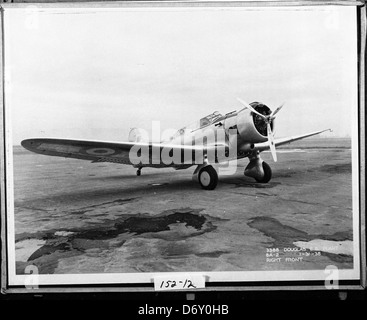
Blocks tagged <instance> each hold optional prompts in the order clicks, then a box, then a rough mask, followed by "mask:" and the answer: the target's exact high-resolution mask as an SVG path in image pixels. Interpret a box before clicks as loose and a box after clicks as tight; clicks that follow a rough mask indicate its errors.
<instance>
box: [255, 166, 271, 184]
mask: <svg viewBox="0 0 367 320" xmlns="http://www.w3.org/2000/svg"><path fill="white" fill-rule="evenodd" d="M262 166H263V170H264V177H263V178H261V179H256V178H255V180H256V181H257V182H260V183H268V182H269V181H270V179H271V168H270V166H269V165H268V164H267V163H266V162H265V161H263V163H262Z"/></svg>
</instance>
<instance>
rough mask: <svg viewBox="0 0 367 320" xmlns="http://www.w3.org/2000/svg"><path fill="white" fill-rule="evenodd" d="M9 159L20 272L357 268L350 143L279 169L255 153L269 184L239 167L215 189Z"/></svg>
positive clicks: (321, 142)
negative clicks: (266, 171)
mask: <svg viewBox="0 0 367 320" xmlns="http://www.w3.org/2000/svg"><path fill="white" fill-rule="evenodd" d="M13 154H14V160H13V162H14V206H15V242H16V243H15V253H16V269H17V273H18V274H22V273H24V269H25V267H26V266H27V265H28V264H33V265H36V266H37V267H38V268H39V271H40V273H50V274H65V273H67V274H69V273H114V272H123V273H125V272H165V271H167V272H171V271H174V272H180V271H253V270H312V269H324V268H325V267H326V266H328V265H335V266H337V267H338V268H341V269H349V268H352V266H353V255H352V250H351V246H352V240H353V228H352V176H351V171H352V166H351V145H350V140H348V139H312V140H307V141H306V140H304V141H302V142H299V143H294V144H291V145H289V146H286V147H283V148H281V149H280V148H279V149H278V162H277V163H274V162H273V161H272V160H271V155H270V153H268V152H264V153H262V158H263V159H264V160H265V161H267V162H268V163H269V164H270V166H271V167H272V170H273V178H272V180H271V181H270V182H269V183H267V184H258V183H256V182H255V181H254V180H253V179H251V178H248V177H245V176H244V175H243V170H244V168H245V167H246V165H247V163H248V160H247V159H245V160H241V161H240V162H239V166H238V169H237V173H236V174H235V175H232V176H221V177H220V178H219V184H218V186H217V188H216V189H215V190H213V191H206V190H202V189H201V188H200V186H199V184H198V183H197V182H194V181H192V179H191V177H192V172H193V170H194V167H192V168H189V169H187V170H180V171H175V170H173V169H149V168H144V169H143V170H142V175H141V176H140V177H137V176H136V174H135V172H136V170H135V169H134V168H132V167H131V166H124V165H118V164H112V163H90V162H87V161H82V160H72V159H64V158H57V157H47V156H42V155H37V154H33V153H31V152H29V151H27V150H24V149H23V148H22V147H19V146H18V147H14V151H13ZM311 244H318V246H319V247H318V250H315V249H313V250H309V249H310V248H309V247H310V246H311ZM325 244H327V246H328V247H329V248H325ZM307 246H308V249H307V250H305V251H302V252H306V253H308V255H307V254H305V255H303V256H302V259H299V258H300V257H301V256H300V252H299V251H297V249H299V248H306V247H307ZM320 246H321V247H320ZM332 247H333V248H334V249H333V248H332ZM320 248H321V250H320ZM269 249H272V250H269ZM277 249H278V250H279V251H278V250H277ZM311 249H312V248H311ZM333 250H334V251H333ZM270 253H278V255H273V256H271V255H270ZM267 254H268V255H267ZM277 258H280V259H279V260H277ZM287 259H288V260H287Z"/></svg>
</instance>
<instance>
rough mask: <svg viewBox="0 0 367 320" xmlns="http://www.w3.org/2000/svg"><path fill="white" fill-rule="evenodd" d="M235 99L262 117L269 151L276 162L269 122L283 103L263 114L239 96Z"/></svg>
mask: <svg viewBox="0 0 367 320" xmlns="http://www.w3.org/2000/svg"><path fill="white" fill-rule="evenodd" d="M237 100H238V101H239V102H240V103H241V104H242V105H243V106H245V107H246V108H247V109H249V110H250V111H251V112H253V113H255V114H257V115H258V116H259V117H261V118H262V119H264V121H265V123H266V128H267V133H268V141H269V146H270V152H271V155H272V157H273V160H274V162H277V153H276V150H275V143H274V134H273V132H272V131H271V123H272V121H273V120H274V119H275V115H276V114H277V113H278V112H279V111H280V109H282V108H283V105H284V103H282V104H281V105H280V106H279V107H278V108H276V109H275V110H274V111H273V112H272V113H271V114H270V115H263V114H261V113H260V112H258V111H257V110H255V108H253V107H252V106H251V105H250V104H249V103H247V102H245V101H243V100H241V99H240V98H237Z"/></svg>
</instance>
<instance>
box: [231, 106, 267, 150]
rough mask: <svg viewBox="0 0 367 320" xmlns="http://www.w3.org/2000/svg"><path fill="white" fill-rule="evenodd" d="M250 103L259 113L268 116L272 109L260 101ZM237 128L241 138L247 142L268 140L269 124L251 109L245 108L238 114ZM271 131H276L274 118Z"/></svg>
mask: <svg viewBox="0 0 367 320" xmlns="http://www.w3.org/2000/svg"><path fill="white" fill-rule="evenodd" d="M250 105H251V106H252V107H253V108H254V109H255V110H256V111H257V112H259V113H261V114H263V115H265V116H267V115H270V114H271V110H270V109H269V107H267V106H266V105H264V104H262V103H259V102H252V103H250ZM237 129H238V133H239V134H240V136H241V139H242V140H243V141H244V142H247V143H259V142H265V141H268V137H267V136H268V133H267V124H266V122H265V120H264V119H263V118H261V117H260V116H259V115H257V114H254V113H253V112H252V111H250V110H249V109H247V108H246V109H243V110H241V111H240V112H239V113H238V116H237ZM271 131H272V132H274V120H273V121H272V122H271Z"/></svg>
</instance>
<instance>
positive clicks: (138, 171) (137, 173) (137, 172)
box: [136, 169, 141, 177]
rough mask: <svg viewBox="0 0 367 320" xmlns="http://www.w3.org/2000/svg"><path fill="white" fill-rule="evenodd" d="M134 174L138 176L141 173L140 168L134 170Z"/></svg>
mask: <svg viewBox="0 0 367 320" xmlns="http://www.w3.org/2000/svg"><path fill="white" fill-rule="evenodd" d="M136 175H137V176H138V177H139V176H140V175H141V169H138V170H137V171H136Z"/></svg>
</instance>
